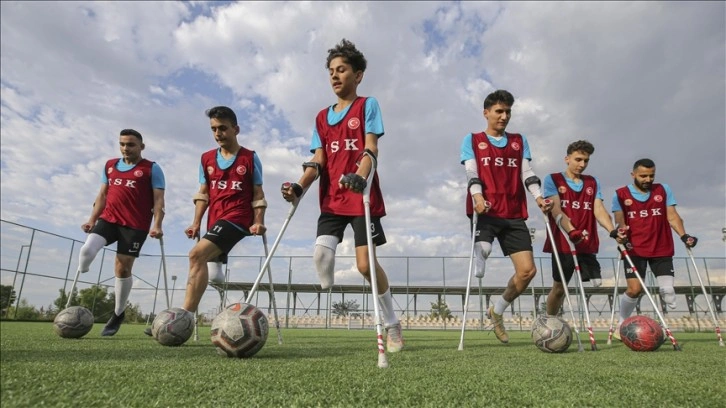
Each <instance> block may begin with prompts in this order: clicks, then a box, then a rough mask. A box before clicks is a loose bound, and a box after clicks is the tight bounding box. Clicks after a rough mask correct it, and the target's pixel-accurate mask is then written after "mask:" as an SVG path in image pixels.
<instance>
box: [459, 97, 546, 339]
mask: <svg viewBox="0 0 726 408" xmlns="http://www.w3.org/2000/svg"><path fill="white" fill-rule="evenodd" d="M512 105H514V97H513V96H512V94H511V93H509V92H508V91H506V90H497V91H495V92H492V93H491V94H489V95H487V97H486V98H485V99H484V112H483V114H484V118H485V119H486V121H487V128H486V131H484V132H480V133H470V134H468V135H466V136H465V137H464V140H463V142H462V144H461V163H462V164H463V165H464V167H465V169H466V176H467V179H468V180H469V182H468V187H467V199H466V200H467V201H466V207H467V214H472V211H476V212H477V214H478V221H477V226H476V239H475V250H474V252H475V254H476V257H477V267H476V276H477V277H482V276H484V269H485V265H486V258H487V257H488V256H489V254H490V253H491V250H492V242H493V241H494V238H497V241H499V245H500V246H501V248H502V252H503V253H504V255H509V257H510V259H511V260H512V263H513V264H514V275H513V276H512V277H511V278H510V279H509V282H508V283H507V288H506V289H505V291H504V293H503V294H502V296H501V297H500V298H499V299H497V300H496V302H495V303H494V305H492V306H491V307H490V308H489V310H488V311H487V314H488V316H489V318H490V319H491V320H492V323H493V325H494V334H495V335H496V336H497V339H499V341H501V342H502V343H507V342H509V336H508V335H507V331H506V330H505V328H504V319H503V318H502V314H503V313H504V311H505V310H506V308H507V307H508V306H509V305H510V304H511V303H512V302H513V301H514V300H515V299H516V298H517V297H519V295H520V294H522V292H524V290H525V289H527V286H528V285H529V282H530V281H531V280H532V278H534V276H535V274H536V273H537V269H536V267H535V265H534V256H533V254H532V242H531V238H530V236H529V229H528V228H527V225H526V223H525V221H526V219H527V217H528V214H527V196H526V193H525V188H526V189H527V190H529V192H530V193H531V194H532V196H533V197H534V198H535V200H536V201H537V205H538V206H539V208H540V209H541V210H542V211H543V212H548V211H550V209H551V208H552V203H551V202H547V201H546V200H545V199H544V197H542V192H541V188H540V185H541V183H540V180H539V178H538V177H537V176H536V175H535V174H534V171H533V170H532V167H531V166H530V164H529V162H530V160H532V157H531V154H530V150H529V144H528V143H527V138H525V137H524V135H521V134H517V133H507V132H505V129H506V127H507V124H508V123H509V120H510V119H511V117H512ZM523 183H524V184H523ZM472 197H473V199H474V203H473V204H472Z"/></svg>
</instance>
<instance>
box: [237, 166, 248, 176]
mask: <svg viewBox="0 0 726 408" xmlns="http://www.w3.org/2000/svg"><path fill="white" fill-rule="evenodd" d="M235 171H236V172H237V174H239V175H240V176H244V175H245V174H247V167H245V166H237V168H236V169H235Z"/></svg>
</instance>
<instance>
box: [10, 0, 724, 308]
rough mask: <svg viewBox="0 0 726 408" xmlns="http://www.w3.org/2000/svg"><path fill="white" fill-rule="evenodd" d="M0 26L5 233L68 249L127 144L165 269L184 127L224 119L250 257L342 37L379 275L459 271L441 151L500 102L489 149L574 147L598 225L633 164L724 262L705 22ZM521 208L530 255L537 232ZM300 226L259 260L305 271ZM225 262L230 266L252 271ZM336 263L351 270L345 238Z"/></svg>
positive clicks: (512, 11)
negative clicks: (215, 109)
mask: <svg viewBox="0 0 726 408" xmlns="http://www.w3.org/2000/svg"><path fill="white" fill-rule="evenodd" d="M0 11H1V13H0V14H1V18H2V27H1V32H0V34H1V35H0V38H1V44H2V49H1V51H2V65H1V67H0V69H1V71H0V72H1V74H2V78H1V81H0V85H1V87H2V89H1V90H2V93H1V95H2V115H1V125H2V149H1V163H0V164H1V171H2V173H1V176H2V194H1V201H0V202H1V204H2V206H1V215H2V219H3V220H5V221H11V222H15V223H19V224H23V225H26V226H29V227H33V228H38V229H42V230H46V231H49V232H52V233H55V234H59V235H62V236H67V237H71V238H75V239H78V240H84V239H85V235H84V234H83V233H82V231H81V230H80V225H81V224H82V223H84V222H85V220H86V219H87V217H88V215H89V213H90V209H91V204H92V202H93V200H94V198H95V195H96V194H97V192H98V189H99V187H100V175H101V172H102V171H103V165H104V163H105V161H106V160H107V159H109V158H112V157H118V156H119V152H118V132H119V130H120V129H123V128H134V129H137V130H139V131H140V132H141V133H142V134H143V135H144V138H145V142H146V150H145V151H144V153H143V154H144V157H146V158H148V159H151V160H154V161H156V162H158V163H159V164H160V165H161V166H162V168H163V169H164V172H165V174H166V180H167V191H166V203H167V204H166V218H165V220H164V231H165V233H166V235H165V243H166V246H165V249H166V253H167V254H178V255H184V254H186V252H187V251H188V250H189V248H190V247H191V244H192V243H191V241H189V240H187V239H186V238H185V237H184V234H183V231H184V229H185V228H186V227H187V226H188V225H189V223H190V222H191V220H192V216H193V206H192V203H191V196H192V194H193V193H194V192H195V191H196V190H197V187H198V184H197V163H198V160H199V156H200V154H201V153H202V152H204V151H206V150H208V149H211V148H214V147H215V143H214V140H213V138H212V135H211V132H210V131H209V122H208V119H207V118H206V117H205V115H204V111H205V109H207V108H209V107H212V106H215V105H228V106H230V107H232V108H233V109H234V110H235V111H236V112H237V114H238V117H239V119H240V127H241V133H240V135H239V141H240V143H241V144H242V145H244V146H246V147H248V148H250V149H253V150H255V151H257V153H258V154H259V156H260V158H261V160H262V163H263V167H264V187H265V190H266V193H267V197H268V201H269V202H270V207H269V208H268V211H267V220H266V221H267V222H266V223H267V226H268V228H269V231H270V232H269V234H268V235H269V241H270V244H271V243H272V241H273V240H274V238H275V237H276V235H277V233H278V232H279V230H280V227H281V225H282V222H283V221H284V219H285V216H286V215H287V211H288V209H289V204H288V203H286V202H284V201H283V200H282V199H281V198H280V194H279V192H278V191H279V186H280V184H281V183H282V182H284V181H295V180H297V178H298V177H299V175H300V173H301V167H300V164H301V163H302V162H303V161H306V160H307V159H308V158H309V157H310V154H309V152H308V146H309V142H310V137H311V130H312V127H313V123H314V118H315V115H316V113H317V112H318V111H319V110H320V109H322V108H324V107H326V106H327V105H329V104H331V103H333V102H334V101H335V97H334V94H333V93H332V90H331V88H330V85H329V83H328V79H327V71H326V67H325V59H326V55H327V50H328V49H329V48H331V47H332V46H334V45H335V44H336V43H337V42H339V41H340V40H341V39H342V38H347V39H349V40H351V41H353V42H354V43H355V44H356V45H357V47H358V48H359V49H360V50H361V51H362V52H363V53H364V54H365V56H366V58H367V59H368V70H367V72H366V74H365V77H364V79H363V82H362V84H361V85H360V87H359V94H360V95H364V96H375V97H376V98H377V99H378V101H379V103H380V106H381V109H382V113H383V120H384V126H385V131H386V134H385V136H384V137H383V138H382V139H381V141H380V144H379V146H380V165H379V173H380V177H381V184H382V189H383V192H384V198H385V200H386V207H387V209H388V216H387V217H386V218H384V220H383V225H384V229H385V231H386V235H387V237H388V242H389V243H388V244H387V245H385V246H383V247H381V248H380V250H379V254H380V255H382V256H464V257H466V256H467V255H468V249H469V233H468V221H467V219H466V217H465V216H464V215H463V210H464V197H465V186H466V177H465V174H464V170H463V166H461V165H460V163H459V149H460V144H461V141H462V139H463V137H464V136H465V135H466V134H467V133H470V132H472V131H481V130H483V129H484V128H485V122H484V119H483V118H482V114H481V111H482V108H481V105H482V101H483V99H484V97H485V96H486V95H487V94H488V93H489V92H491V91H493V90H495V89H500V88H503V89H508V90H509V91H511V92H512V93H513V94H514V95H515V97H516V99H517V101H516V102H515V105H514V107H513V118H512V121H511V122H510V125H509V127H508V130H510V131H514V132H521V133H523V134H525V135H526V136H527V138H528V140H529V144H530V147H531V151H532V157H533V161H532V165H533V168H534V169H535V171H536V172H537V173H538V174H539V175H540V177H542V178H543V177H544V175H546V174H547V173H552V172H555V171H561V170H562V169H564V162H563V157H564V156H565V149H566V146H567V144H569V143H570V142H572V141H574V140H578V139H587V140H589V141H591V142H592V143H593V144H594V145H595V148H596V151H595V154H594V155H593V157H592V161H591V164H590V167H589V169H588V172H589V173H590V174H592V175H595V176H597V177H598V178H599V179H600V181H601V183H602V190H603V194H604V196H605V204H606V208H608V209H609V208H610V200H611V197H612V195H613V193H614V190H615V189H616V188H617V187H620V186H622V185H625V184H628V183H629V182H630V181H631V177H630V169H631V166H632V163H633V162H634V161H635V160H637V159H639V158H642V157H649V158H651V159H653V160H654V161H655V162H656V165H657V178H656V181H660V182H665V183H668V184H669V185H670V186H671V188H672V189H673V191H674V193H675V196H676V199H677V201H678V211H679V212H680V214H681V215H682V217H683V218H684V220H685V225H686V229H687V231H688V232H689V233H690V234H692V235H696V236H698V237H699V239H700V241H699V245H698V247H697V248H696V253H697V255H700V256H717V257H723V256H724V243H723V242H722V240H721V237H722V234H721V228H722V227H724V226H726V203H725V200H726V187H725V184H724V182H725V179H726V167H725V165H724V156H725V154H726V146H725V144H726V122H725V121H726V119H725V118H726V91H725V87H726V80H725V75H726V74H725V66H726V61H725V54H726V52H725V46H724V44H726V36H725V32H726V29H725V27H726V24H725V21H724V20H725V15H726V14H725V6H724V3H723V2H708V3H706V2H703V3H701V2H682V3H679V2H661V3H657V2H626V3H623V2H586V3H575V2H552V3H549V2H537V3H532V2H513V3H499V2H481V3H480V2H461V3H458V2H454V3H452V2H432V1H431V2H430V1H427V2H370V3H368V2H351V3H346V2H286V3H282V2H270V3H267V2H241V3H227V2H214V3H204V2H43V3H40V2H2V3H0ZM529 208H530V213H531V215H532V217H531V218H530V221H529V224H530V226H531V227H534V228H536V229H537V233H536V236H537V240H536V242H535V253H536V254H539V253H540V250H541V247H542V243H543V240H544V227H543V223H542V221H541V219H542V217H541V216H539V215H537V214H538V213H537V212H536V207H535V205H534V203H533V201H532V200H530V204H529ZM318 214H319V207H318V203H317V198H316V195H314V194H311V195H309V196H308V197H306V198H305V200H304V201H303V202H302V203H301V204H300V207H299V209H298V212H297V213H296V215H295V217H294V218H293V220H292V222H291V223H290V226H289V228H288V230H287V232H286V234H285V236H284V238H283V239H282V242H281V244H280V247H279V249H278V251H277V254H279V255H281V256H283V255H310V254H311V253H312V247H313V242H314V239H315V224H316V219H317V216H318ZM600 233H601V237H602V236H603V232H602V231H601V232H600ZM603 239H604V238H603ZM4 240H5V238H4ZM247 241H249V242H247V243H246V244H244V245H239V246H238V248H236V249H235V250H234V251H233V254H235V255H259V254H261V253H262V246H261V244H260V243H259V240H253V239H250V240H247ZM6 242H7V240H6ZM606 242H608V241H606ZM677 248H678V249H677V252H676V255H677V256H678V255H679V256H683V255H685V251H684V250H683V249H682V248H681V246H680V245H677ZM14 251H15V253H14V255H13V257H17V248H16V249H14ZM76 251H77V248H76ZM4 252H5V251H4ZM143 252H145V253H147V254H158V253H159V247H158V244H157V243H156V242H155V241H153V240H147V244H146V245H145V247H144V251H143ZM601 252H602V253H605V254H607V255H609V256H612V255H614V253H615V251H614V249H611V248H609V247H608V248H606V249H603V250H602V251H601ZM338 254H340V255H351V254H353V248H352V231H351V230H348V231H347V233H346V239H345V240H344V242H343V244H342V245H341V246H340V247H339V250H338ZM36 255H37V254H36ZM494 255H501V251H500V249H499V247H498V245H496V244H495V250H494ZM65 258H66V259H64V260H63V268H64V270H65V267H66V265H65V263H67V253H66V255H65ZM13 259H15V258H13ZM14 262H15V261H12V263H13V265H12V266H13V267H14V266H15V265H14ZM75 262H76V261H75V259H74V260H73V264H74V265H75ZM464 264H466V262H465V263H464ZM505 266H506V264H505ZM74 267H75V266H73V268H74ZM178 269H179V270H177V271H176V273H177V274H179V275H181V276H182V277H184V278H185V277H186V272H185V270H184V269H185V265H184V263H183V262H180V263H179V266H178ZM348 269H350V268H348ZM510 271H511V269H509V268H506V267H505V268H503V270H502V275H506V276H503V277H502V279H506V277H508V276H509V273H510ZM107 273H109V274H110V272H109V270H107ZM340 273H341V274H342V275H341V276H343V277H345V276H348V275H350V274H354V273H353V272H352V271H350V270H347V271H341V272H340ZM391 273H392V274H393V273H396V272H395V271H391ZM253 274H254V273H252V275H253ZM347 274H348V275H347ZM8 276H9V275H7V274H3V283H5V282H6V281H7V280H8V279H11V278H12V276H11V275H10V277H8ZM312 276H313V277H314V275H312ZM105 278H106V276H104V277H103V279H105ZM717 278H718V277H717ZM722 278H723V277H722ZM240 279H245V280H249V279H250V278H249V277H240ZM240 279H237V280H240ZM394 279H397V280H401V279H403V280H404V281H405V278H401V277H400V276H398V277H397V278H394ZM492 279H494V278H492ZM724 280H726V279H724ZM313 281H314V280H313ZM179 297H181V295H179Z"/></svg>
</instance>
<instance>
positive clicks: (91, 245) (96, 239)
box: [78, 234, 106, 273]
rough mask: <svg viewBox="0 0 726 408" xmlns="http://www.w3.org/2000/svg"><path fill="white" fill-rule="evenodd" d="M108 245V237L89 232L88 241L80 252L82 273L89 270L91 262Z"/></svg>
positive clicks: (79, 258)
mask: <svg viewBox="0 0 726 408" xmlns="http://www.w3.org/2000/svg"><path fill="white" fill-rule="evenodd" d="M105 246H106V239H105V238H104V237H102V236H100V235H98V234H88V237H87V238H86V242H85V243H84V244H83V246H82V247H81V250H80V251H79V252H78V270H79V271H81V273H86V272H88V269H90V267H91V262H93V260H94V259H96V255H98V251H100V250H101V249H102V248H103V247H105Z"/></svg>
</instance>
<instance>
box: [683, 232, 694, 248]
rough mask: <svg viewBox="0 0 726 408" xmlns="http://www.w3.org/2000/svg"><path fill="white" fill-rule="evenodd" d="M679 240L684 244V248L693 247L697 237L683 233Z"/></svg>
mask: <svg viewBox="0 0 726 408" xmlns="http://www.w3.org/2000/svg"><path fill="white" fill-rule="evenodd" d="M681 241H683V243H684V244H686V248H693V247H694V246H696V244H697V243H698V238H696V237H692V236H690V235H688V234H683V235H681Z"/></svg>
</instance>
